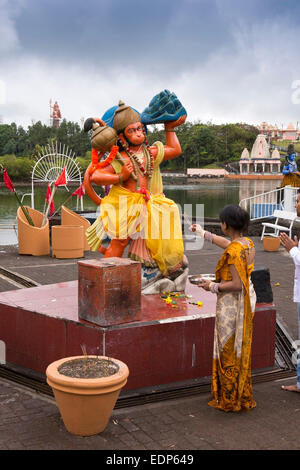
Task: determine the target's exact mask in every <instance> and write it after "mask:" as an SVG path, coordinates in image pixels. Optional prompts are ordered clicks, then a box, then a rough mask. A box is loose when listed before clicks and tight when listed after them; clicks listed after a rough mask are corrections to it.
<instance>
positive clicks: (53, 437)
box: [0, 379, 300, 451]
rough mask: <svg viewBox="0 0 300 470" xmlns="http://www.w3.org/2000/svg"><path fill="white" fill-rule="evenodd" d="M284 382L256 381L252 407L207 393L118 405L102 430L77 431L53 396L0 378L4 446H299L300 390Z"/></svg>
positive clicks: (1, 441)
mask: <svg viewBox="0 0 300 470" xmlns="http://www.w3.org/2000/svg"><path fill="white" fill-rule="evenodd" d="M292 381H293V380H285V381H284V383H289V382H290V383H292ZM282 383H283V382H268V383H262V384H256V385H254V396H255V399H256V401H257V408H255V409H254V410H252V411H250V412H248V413H236V414H234V413H230V414H226V413H224V412H222V411H218V410H215V409H212V408H210V407H209V406H208V405H207V401H208V399H209V394H207V393H203V394H200V395H199V396H197V397H193V398H184V399H179V400H170V401H167V402H161V403H158V404H151V405H147V406H145V405H144V406H139V407H132V408H124V409H120V410H115V411H114V412H113V414H112V417H111V419H110V422H109V424H108V426H107V427H106V429H105V430H104V431H103V432H102V433H101V434H99V435H97V436H91V437H77V436H73V435H71V434H69V433H68V432H67V431H66V430H65V427H64V425H63V422H62V420H61V418H60V415H59V412H58V409H57V407H56V404H55V401H54V400H52V399H48V398H44V397H41V396H39V395H37V394H35V393H32V392H30V391H27V390H25V389H24V388H21V387H19V386H15V385H14V384H12V383H10V382H6V381H4V380H1V379H0V450H4V449H14V450H20V449H35V450H38V449H39V450H40V449H60V450H62V449H71V450H72V449H74V450H75V449H78V450H79V449H99V450H107V451H109V450H111V451H115V450H130V451H135V450H147V449H148V450H156V451H158V450H163V449H164V450H173V451H176V450H238V449H239V450H263V449H264V450H275V449H277V450H296V449H297V450H299V449H300V435H299V426H298V424H299V420H300V394H297V393H292V392H286V391H282V390H281V388H280V387H281V384H282ZM297 423H298V424H297Z"/></svg>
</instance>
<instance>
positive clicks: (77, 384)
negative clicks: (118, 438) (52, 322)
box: [46, 356, 129, 436]
mask: <svg viewBox="0 0 300 470" xmlns="http://www.w3.org/2000/svg"><path fill="white" fill-rule="evenodd" d="M85 357H86V356H73V357H67V358H64V359H60V360H58V361H55V362H52V364H50V365H49V366H48V367H47V370H46V376H47V382H48V384H49V385H50V387H52V390H53V393H54V396H55V399H56V403H57V406H58V408H59V411H60V414H61V417H62V419H63V422H64V425H65V427H66V429H67V430H68V431H69V432H70V433H71V434H75V435H77V436H92V435H94V434H99V433H100V432H102V431H103V430H104V429H105V427H106V425H107V423H108V421H109V418H110V416H111V413H112V411H113V409H114V406H115V404H116V401H117V399H118V397H119V394H120V391H121V389H122V387H124V385H125V384H126V382H127V377H128V375H129V369H128V367H127V365H126V364H124V362H121V361H119V360H118V359H114V358H111V357H110V358H108V357H104V356H87V357H88V358H96V357H98V358H100V359H109V360H110V361H113V362H114V363H115V364H117V365H118V367H119V370H118V371H117V372H116V373H115V374H113V375H111V376H109V377H100V378H96V379H80V378H74V377H67V376H65V375H62V374H60V373H59V372H58V368H59V367H60V366H61V365H62V364H63V363H64V362H66V361H71V360H73V359H82V358H85Z"/></svg>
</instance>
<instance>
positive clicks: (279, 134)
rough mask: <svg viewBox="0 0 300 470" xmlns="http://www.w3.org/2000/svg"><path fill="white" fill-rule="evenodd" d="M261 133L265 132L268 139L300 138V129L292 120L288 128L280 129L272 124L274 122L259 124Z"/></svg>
mask: <svg viewBox="0 0 300 470" xmlns="http://www.w3.org/2000/svg"><path fill="white" fill-rule="evenodd" d="M257 128H258V130H259V133H260V134H263V135H264V136H265V137H266V138H267V139H268V140H271V139H277V140H297V139H299V138H300V130H299V129H298V123H297V129H295V127H294V125H293V123H292V122H290V123H289V125H288V126H287V128H285V129H283V127H282V129H279V127H277V125H276V124H275V126H272V124H268V123H267V122H265V121H264V122H262V123H261V124H260V125H259V126H257Z"/></svg>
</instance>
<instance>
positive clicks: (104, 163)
mask: <svg viewBox="0 0 300 470" xmlns="http://www.w3.org/2000/svg"><path fill="white" fill-rule="evenodd" d="M118 151H119V147H118V146H117V145H113V146H112V148H111V151H110V153H109V156H108V157H107V158H106V159H105V160H103V161H101V162H99V153H98V150H96V149H94V148H93V149H92V165H91V166H90V169H89V173H90V175H91V174H92V173H94V171H95V170H97V169H99V168H105V167H106V166H108V165H110V163H111V162H113V161H114V159H115V158H116V155H117V153H118ZM100 155H101V154H100Z"/></svg>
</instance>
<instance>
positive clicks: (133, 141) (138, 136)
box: [124, 122, 145, 146]
mask: <svg viewBox="0 0 300 470" xmlns="http://www.w3.org/2000/svg"><path fill="white" fill-rule="evenodd" d="M124 135H125V137H126V138H127V140H128V141H129V142H130V145H133V146H139V145H141V144H142V143H143V142H144V140H145V134H144V126H143V124H142V123H141V122H136V123H134V124H129V126H127V127H126V128H125V130H124Z"/></svg>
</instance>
